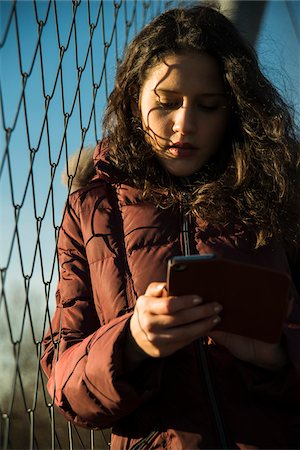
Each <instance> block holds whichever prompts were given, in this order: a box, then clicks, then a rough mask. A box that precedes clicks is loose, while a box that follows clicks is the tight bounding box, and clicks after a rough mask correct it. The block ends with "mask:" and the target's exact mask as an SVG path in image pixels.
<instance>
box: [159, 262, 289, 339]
mask: <svg viewBox="0 0 300 450" xmlns="http://www.w3.org/2000/svg"><path fill="white" fill-rule="evenodd" d="M204 257H205V255H204ZM178 269H179V270H178ZM167 287H168V292H169V295H187V294H198V295H200V296H201V297H202V298H203V300H204V301H205V302H209V301H218V302H219V303H221V304H222V305H223V310H222V312H221V313H220V316H221V319H222V320H221V322H220V323H219V324H218V325H217V326H216V327H215V330H223V331H227V332H230V333H235V334H239V335H242V336H248V337H251V338H253V339H258V340H261V341H265V342H269V343H276V342H278V341H279V340H280V337H281V331H282V325H283V321H284V319H285V317H286V313H287V305H288V298H289V289H290V278H289V276H288V275H287V274H285V273H281V272H277V271H274V270H270V269H266V268H263V267H260V266H255V265H251V264H244V263H238V262H235V261H231V260H226V259H221V258H209V257H208V259H206V258H205V259H203V258H201V256H200V255H199V257H198V258H197V256H196V257H195V256H194V255H193V256H192V257H174V258H172V259H171V260H170V261H169V265H168V277H167Z"/></svg>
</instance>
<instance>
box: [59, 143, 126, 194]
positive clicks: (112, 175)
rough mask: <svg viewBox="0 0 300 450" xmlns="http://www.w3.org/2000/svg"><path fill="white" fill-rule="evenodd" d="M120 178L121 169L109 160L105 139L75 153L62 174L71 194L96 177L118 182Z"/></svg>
mask: <svg viewBox="0 0 300 450" xmlns="http://www.w3.org/2000/svg"><path fill="white" fill-rule="evenodd" d="M120 178H121V177H120V172H119V170H118V169H117V168H116V167H114V166H113V165H112V164H111V163H110V162H109V147H108V144H107V143H105V141H101V142H99V143H98V144H97V145H96V147H91V146H90V147H83V148H82V149H81V150H78V151H77V152H76V153H74V154H73V155H72V156H71V157H70V158H69V159H68V163H67V166H66V167H65V170H64V172H63V174H62V181H63V183H64V184H65V185H66V186H69V190H70V192H69V193H70V194H71V193H72V192H75V191H77V190H78V189H81V188H83V187H84V186H86V185H87V184H88V183H89V182H90V181H91V180H94V179H101V180H105V181H110V182H117V181H120Z"/></svg>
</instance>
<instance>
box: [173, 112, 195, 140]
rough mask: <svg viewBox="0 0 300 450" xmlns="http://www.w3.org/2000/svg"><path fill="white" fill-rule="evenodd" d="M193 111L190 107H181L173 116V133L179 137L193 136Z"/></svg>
mask: <svg viewBox="0 0 300 450" xmlns="http://www.w3.org/2000/svg"><path fill="white" fill-rule="evenodd" d="M195 119H196V118H195V111H194V110H193V108H192V107H191V106H184V105H182V106H181V107H180V108H178V109H177V110H176V111H174V116H173V131H174V132H175V133H179V134H181V135H189V134H193V133H195V131H196V120H195Z"/></svg>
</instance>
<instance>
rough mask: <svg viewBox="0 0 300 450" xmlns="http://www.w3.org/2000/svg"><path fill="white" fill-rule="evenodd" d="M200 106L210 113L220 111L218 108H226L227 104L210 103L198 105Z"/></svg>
mask: <svg viewBox="0 0 300 450" xmlns="http://www.w3.org/2000/svg"><path fill="white" fill-rule="evenodd" d="M198 108H199V109H200V110H201V111H204V112H207V113H210V112H214V111H218V110H220V109H226V106H225V105H211V106H208V105H198Z"/></svg>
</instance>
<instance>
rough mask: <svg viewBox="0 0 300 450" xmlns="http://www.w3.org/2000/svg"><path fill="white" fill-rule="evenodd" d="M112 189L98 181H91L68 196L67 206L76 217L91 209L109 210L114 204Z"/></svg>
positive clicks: (107, 184) (105, 183)
mask: <svg viewBox="0 0 300 450" xmlns="http://www.w3.org/2000/svg"><path fill="white" fill-rule="evenodd" d="M113 191H114V187H113V186H112V185H111V184H110V183H108V182H106V181H104V180H100V179H93V180H91V181H90V182H89V183H88V184H87V185H86V186H84V187H82V188H80V189H77V190H76V191H75V192H73V193H72V194H70V195H69V197H68V202H67V203H68V205H69V206H70V207H71V208H72V209H73V210H74V211H75V212H76V214H77V215H78V216H80V215H82V214H83V213H84V212H85V211H91V209H92V210H93V209H95V208H101V209H111V208H112V207H113V202H114V194H113Z"/></svg>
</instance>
